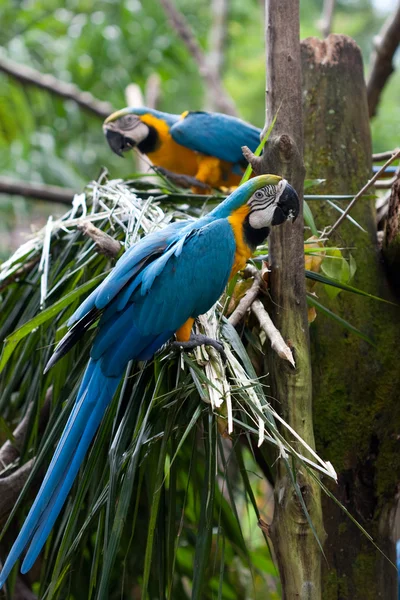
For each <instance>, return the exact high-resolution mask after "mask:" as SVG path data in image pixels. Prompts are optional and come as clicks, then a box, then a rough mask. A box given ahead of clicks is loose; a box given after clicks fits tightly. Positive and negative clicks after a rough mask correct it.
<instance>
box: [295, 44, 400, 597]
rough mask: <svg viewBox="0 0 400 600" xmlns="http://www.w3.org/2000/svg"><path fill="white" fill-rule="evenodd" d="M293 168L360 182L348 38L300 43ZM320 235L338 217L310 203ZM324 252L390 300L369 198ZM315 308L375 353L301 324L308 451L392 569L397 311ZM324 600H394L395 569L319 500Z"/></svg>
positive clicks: (360, 80)
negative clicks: (306, 346) (308, 358)
mask: <svg viewBox="0 0 400 600" xmlns="http://www.w3.org/2000/svg"><path fill="white" fill-rule="evenodd" d="M302 66H303V99H304V103H303V110H304V117H305V118H304V122H305V140H306V146H305V147H306V152H305V164H306V173H307V177H308V178H314V177H318V178H326V180H327V181H326V183H325V185H324V186H323V188H322V187H319V188H318V193H325V192H332V193H333V192H334V193H338V194H341V193H347V194H348V193H355V192H357V191H358V189H360V188H361V186H362V185H363V184H364V183H365V182H366V181H367V179H368V178H369V177H370V174H371V140H370V131H369V120H368V105H367V96H366V88H365V82H364V77H363V65H362V58H361V53H360V50H359V48H358V47H357V45H356V44H355V42H354V41H353V40H351V39H350V38H348V37H346V36H340V35H331V36H329V37H328V39H327V40H325V41H320V40H317V39H315V38H310V39H307V40H305V41H304V42H303V44H302ZM312 208H313V213H314V217H315V218H316V221H317V225H318V226H319V227H320V228H321V229H322V228H323V227H324V226H326V225H328V224H332V223H333V222H334V220H336V218H337V216H338V213H337V212H336V211H334V210H333V209H331V208H329V207H328V206H327V205H326V203H322V202H321V203H317V202H314V203H313V205H312ZM352 216H353V217H354V218H355V219H356V220H357V221H358V222H359V223H360V224H361V225H362V226H363V227H364V228H365V229H367V231H368V233H367V234H365V233H363V232H361V231H360V230H359V229H357V228H356V227H354V226H353V225H352V224H351V223H349V222H348V221H345V222H344V223H343V224H342V226H341V227H340V228H339V229H338V230H337V232H336V233H335V234H334V236H333V239H332V240H330V243H329V245H331V241H332V242H333V243H336V244H338V245H339V246H341V247H352V248H354V250H351V252H352V254H353V256H354V258H355V260H356V263H357V272H356V275H355V278H354V282H352V284H353V285H355V286H356V287H359V288H361V289H363V290H365V291H368V292H370V293H372V294H375V295H378V296H381V297H385V298H388V299H390V300H392V301H393V298H392V296H391V292H390V289H389V285H388V282H387V280H386V276H385V272H384V268H383V264H382V260H381V257H380V254H379V251H378V249H377V246H376V229H375V219H374V206H373V200H372V199H364V198H362V199H360V201H359V202H358V204H357V205H356V206H355V208H354V210H353V211H352ZM318 295H319V296H320V300H321V302H322V303H323V304H325V305H326V306H328V307H329V308H330V309H331V310H332V311H334V312H336V313H337V314H339V315H340V316H342V317H344V318H345V319H346V320H348V321H349V322H350V323H351V324H352V325H354V326H355V327H357V328H358V329H360V330H362V331H363V332H365V333H367V334H368V335H369V336H370V337H372V338H373V339H374V341H375V344H376V345H375V346H372V345H370V344H368V343H367V342H365V341H363V340H361V339H360V338H359V337H357V336H356V335H355V334H353V333H349V332H348V331H347V330H345V329H343V328H341V326H340V325H339V324H337V323H336V322H335V321H333V320H331V319H328V318H327V317H325V316H323V315H321V314H318V316H317V319H316V321H315V322H314V323H313V324H312V326H311V349H312V361H313V363H312V364H313V390H314V423H315V435H316V442H317V450H318V451H319V453H320V454H321V455H322V456H323V458H324V459H325V460H330V461H331V462H332V463H333V465H334V467H335V469H336V470H337V472H338V473H339V485H338V486H334V485H332V486H331V489H332V491H333V492H334V493H335V495H336V496H337V497H338V498H339V500H340V501H341V502H342V503H343V504H344V505H345V507H346V508H347V509H348V510H349V511H350V512H351V513H352V515H353V516H354V517H355V518H356V519H357V520H358V522H359V523H360V524H361V525H362V526H363V527H364V528H365V529H366V530H367V531H368V532H369V533H370V534H371V535H372V536H373V538H374V540H375V542H376V543H377V545H378V546H379V548H380V549H381V550H382V551H383V552H384V553H386V554H387V556H389V557H390V558H391V560H393V561H394V559H395V553H394V545H393V542H392V540H391V535H390V530H391V525H392V519H393V514H394V508H395V506H394V503H395V493H396V489H397V484H398V481H399V473H400V452H399V450H400V442H399V435H398V434H399V431H400V403H399V402H398V396H399V389H400V370H399V368H398V365H399V360H400V346H399V343H398V331H399V316H400V312H399V309H398V307H395V306H391V305H388V304H383V303H380V302H377V301H374V300H369V299H367V298H364V297H361V296H357V295H355V294H349V293H347V292H342V293H341V294H340V295H339V296H338V297H337V298H336V299H335V300H329V299H328V298H327V296H326V294H325V293H324V290H323V289H322V286H320V289H319V290H318ZM323 511H324V525H325V529H326V531H327V534H328V538H327V543H326V545H325V552H326V556H327V563H326V564H325V563H324V567H323V598H324V600H333V599H340V600H344V599H349V600H350V599H351V600H369V599H371V600H372V599H374V600H375V599H376V598H382V599H383V598H384V599H385V600H392V599H393V600H394V599H395V598H397V595H396V593H397V592H396V571H395V569H394V568H393V566H391V565H390V563H389V562H388V560H387V559H386V558H384V557H383V556H382V554H380V553H379V551H377V550H376V548H375V547H374V546H373V544H372V543H371V542H370V541H369V540H368V539H367V538H366V537H365V535H364V534H363V533H361V532H360V531H359V529H358V528H357V527H356V526H355V525H353V523H352V522H351V521H350V519H349V518H348V517H347V516H346V515H345V514H344V513H343V511H341V509H339V508H338V507H337V506H336V505H335V504H334V503H333V502H332V501H331V500H330V499H329V498H328V497H324V498H323Z"/></svg>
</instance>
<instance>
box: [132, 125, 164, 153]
mask: <svg viewBox="0 0 400 600" xmlns="http://www.w3.org/2000/svg"><path fill="white" fill-rule="evenodd" d="M146 125H147V127H148V128H149V135H148V136H147V138H145V139H144V140H143V141H141V142H140V143H139V144H138V145H137V147H138V149H139V151H140V152H141V153H142V154H149V153H150V152H154V151H155V150H157V149H158V148H159V147H160V139H159V137H158V132H157V129H156V128H155V127H153V126H152V125H148V124H147V123H146Z"/></svg>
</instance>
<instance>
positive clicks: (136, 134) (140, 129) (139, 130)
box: [123, 119, 149, 144]
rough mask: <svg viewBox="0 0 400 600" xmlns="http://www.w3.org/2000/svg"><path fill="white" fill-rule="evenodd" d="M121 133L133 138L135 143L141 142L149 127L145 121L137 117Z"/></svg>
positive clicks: (145, 136)
mask: <svg viewBox="0 0 400 600" xmlns="http://www.w3.org/2000/svg"><path fill="white" fill-rule="evenodd" d="M123 133H124V135H125V136H126V137H127V138H131V139H132V140H135V142H136V144H140V142H143V140H145V139H146V138H147V136H148V135H149V128H148V127H147V125H146V123H143V122H142V121H141V120H140V119H137V120H135V121H133V122H132V124H131V125H130V126H129V127H125V128H124V130H123Z"/></svg>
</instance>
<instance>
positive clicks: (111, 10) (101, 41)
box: [0, 0, 400, 188]
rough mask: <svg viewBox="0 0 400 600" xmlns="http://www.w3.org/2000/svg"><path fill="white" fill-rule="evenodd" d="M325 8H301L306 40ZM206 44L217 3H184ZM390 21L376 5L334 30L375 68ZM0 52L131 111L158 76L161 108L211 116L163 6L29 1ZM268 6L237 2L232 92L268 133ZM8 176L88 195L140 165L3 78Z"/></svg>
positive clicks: (87, 118) (74, 110) (389, 116)
mask: <svg viewBox="0 0 400 600" xmlns="http://www.w3.org/2000/svg"><path fill="white" fill-rule="evenodd" d="M321 4H322V2H321V0H303V1H302V3H301V36H302V37H306V36H309V35H318V34H319V31H318V20H319V18H320V14H321ZM177 6H178V7H179V8H180V9H181V10H182V12H183V14H184V15H185V16H186V18H187V19H188V21H189V23H190V24H191V26H192V28H193V31H194V32H195V34H196V36H197V38H198V40H199V42H200V44H201V45H202V46H203V47H204V48H205V49H206V48H207V37H208V31H209V27H210V19H211V15H210V3H209V1H206V0H196V2H192V1H191V0H178V1H177ZM383 19H384V16H382V15H380V14H378V13H376V12H375V11H374V8H373V7H372V6H371V3H370V1H369V0H352V1H349V0H347V1H343V0H342V1H341V2H338V3H337V6H336V12H335V18H334V22H333V30H334V31H335V32H340V33H346V34H349V35H351V36H353V37H354V38H355V39H356V41H357V42H358V43H359V44H360V46H361V48H362V51H363V54H364V58H365V63H366V65H368V61H369V54H370V51H371V48H372V44H373V38H374V35H376V33H377V32H378V31H379V29H380V27H381V25H382V22H383ZM0 22H1V23H2V29H1V32H0V51H1V52H2V53H4V54H5V55H6V56H8V57H10V58H12V59H14V60H15V61H17V62H19V63H21V64H26V65H31V66H33V67H35V68H36V69H38V70H39V71H41V72H42V73H52V74H54V75H56V76H57V77H59V78H60V79H62V80H64V81H69V82H73V83H75V84H76V85H77V86H78V87H80V88H81V89H82V90H88V91H90V92H91V93H92V94H93V95H94V96H96V97H98V98H100V99H102V100H108V101H109V102H111V104H112V105H113V106H115V107H116V108H120V107H122V106H124V105H125V98H124V90H125V88H126V86H127V85H128V84H129V83H132V82H135V83H138V84H139V85H140V86H141V87H142V88H143V87H144V85H145V82H146V80H147V78H148V77H149V75H150V74H151V73H153V72H157V73H158V74H159V75H160V77H161V80H162V94H161V100H160V108H161V109H164V110H167V111H170V112H181V111H183V110H186V109H188V108H190V109H201V108H202V106H203V97H204V88H203V82H202V79H201V77H200V75H199V69H198V67H197V65H196V64H195V62H194V60H193V59H192V58H191V57H190V56H189V55H188V52H187V50H186V47H185V46H184V44H183V43H182V41H181V40H180V39H178V38H177V36H176V34H175V32H174V31H173V30H172V29H171V27H170V25H169V23H168V20H167V19H166V18H165V15H164V12H163V10H162V9H161V7H160V5H159V3H158V1H157V0H146V2H140V0H123V1H110V0H99V1H98V2H96V3H93V2H90V1H89V0H67V1H66V2H63V3H62V2H60V0H46V1H43V0H37V1H36V0H26V1H25V2H16V1H14V2H10V1H9V0H2V1H1V2H0ZM264 69H265V67H264V49H263V19H262V3H261V2H260V1H259V0H248V1H247V2H245V3H244V2H242V0H232V1H231V2H230V7H229V19H228V26H227V42H226V60H225V65H224V69H223V79H224V83H225V85H226V87H227V89H228V91H229V92H230V94H231V95H232V97H233V98H234V100H235V101H236V103H237V106H238V109H239V112H240V114H241V115H242V116H243V117H244V118H245V119H247V120H249V121H251V122H253V123H254V124H256V125H259V126H261V125H262V123H263V116H264ZM0 89H1V92H0V172H1V173H2V174H7V175H12V176H14V177H16V178H20V179H24V180H32V181H44V182H47V183H55V184H59V185H66V186H70V187H77V188H80V187H82V186H83V185H84V183H85V182H87V181H88V180H89V179H91V178H93V177H95V176H96V175H97V174H98V172H99V170H100V168H101V166H102V165H107V167H108V168H109V169H110V170H111V175H112V176H117V175H126V174H127V173H129V171H130V168H131V165H130V161H129V160H126V161H125V162H124V161H121V160H119V159H118V158H117V157H114V156H112V155H111V153H110V152H109V150H108V147H107V146H106V144H105V142H104V139H103V134H102V130H101V127H100V121H99V119H98V118H96V117H94V116H92V115H91V114H88V113H86V112H84V111H82V110H81V109H80V108H79V107H78V106H76V105H75V104H74V103H73V102H71V101H67V102H66V101H63V100H62V99H60V98H58V97H56V96H53V95H51V94H49V93H47V92H43V91H42V90H38V89H35V88H33V87H29V88H28V87H24V86H22V85H20V84H19V83H18V82H16V81H15V80H13V79H12V78H10V77H7V76H5V75H4V74H0ZM399 92H400V76H399V75H398V74H397V73H396V74H395V75H394V76H393V77H392V79H391V81H390V84H389V85H388V87H387V89H386V91H385V94H384V97H383V102H382V104H381V106H380V110H379V115H378V117H377V118H376V119H375V120H374V122H373V132H374V147H375V149H376V150H377V151H379V150H383V149H388V148H391V147H394V146H395V145H397V144H398V139H399V137H400V106H399V104H398V97H399Z"/></svg>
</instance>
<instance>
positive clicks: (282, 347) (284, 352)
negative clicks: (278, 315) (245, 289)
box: [251, 300, 296, 367]
mask: <svg viewBox="0 0 400 600" xmlns="http://www.w3.org/2000/svg"><path fill="white" fill-rule="evenodd" d="M251 311H252V312H253V313H254V314H255V316H256V317H257V319H258V322H259V323H260V327H261V329H262V330H263V331H264V333H265V335H266V336H267V338H268V339H269V340H270V342H271V348H272V350H274V351H275V352H276V353H277V355H278V356H279V357H280V358H283V359H284V360H287V361H288V362H290V364H291V365H292V367H296V364H295V362H294V358H293V354H292V351H291V349H290V348H289V346H288V345H287V344H286V342H285V340H284V339H283V337H282V335H281V334H280V332H279V331H278V329H277V328H276V327H275V325H274V324H273V322H272V320H271V317H270V316H269V314H268V313H267V311H266V310H265V308H264V305H263V303H262V302H261V300H254V302H253V304H252V305H251Z"/></svg>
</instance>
